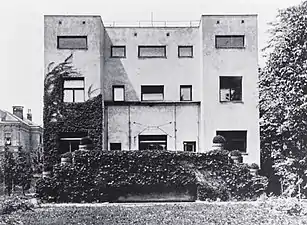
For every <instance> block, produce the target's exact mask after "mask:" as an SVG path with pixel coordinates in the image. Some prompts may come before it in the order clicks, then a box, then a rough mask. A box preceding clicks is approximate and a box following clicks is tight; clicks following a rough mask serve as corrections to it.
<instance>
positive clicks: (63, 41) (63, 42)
mask: <svg viewBox="0 0 307 225" xmlns="http://www.w3.org/2000/svg"><path fill="white" fill-rule="evenodd" d="M57 41H58V43H57V45H58V49H87V36H58V40H57Z"/></svg>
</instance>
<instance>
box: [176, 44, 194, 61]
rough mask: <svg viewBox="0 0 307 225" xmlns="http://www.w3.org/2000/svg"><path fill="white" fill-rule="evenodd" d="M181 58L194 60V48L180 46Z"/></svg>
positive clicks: (179, 53) (179, 55) (179, 54)
mask: <svg viewBox="0 0 307 225" xmlns="http://www.w3.org/2000/svg"><path fill="white" fill-rule="evenodd" d="M178 57H179V58H193V46H178Z"/></svg>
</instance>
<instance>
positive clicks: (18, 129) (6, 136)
mask: <svg viewBox="0 0 307 225" xmlns="http://www.w3.org/2000/svg"><path fill="white" fill-rule="evenodd" d="M42 140H43V128H42V127H41V126H39V125H37V124H35V123H34V122H32V113H31V110H29V111H28V113H27V116H26V117H24V115H23V106H13V113H10V112H7V111H5V110H0V152H2V151H4V147H5V146H8V147H9V148H10V149H11V150H15V151H17V150H18V148H19V147H22V149H23V150H25V151H28V152H32V151H37V150H38V149H41V148H42Z"/></svg>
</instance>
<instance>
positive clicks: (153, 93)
mask: <svg viewBox="0 0 307 225" xmlns="http://www.w3.org/2000/svg"><path fill="white" fill-rule="evenodd" d="M141 98H142V101H162V100H163V99H164V86H163V85H143V86H141Z"/></svg>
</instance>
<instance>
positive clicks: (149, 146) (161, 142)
mask: <svg viewBox="0 0 307 225" xmlns="http://www.w3.org/2000/svg"><path fill="white" fill-rule="evenodd" d="M139 150H167V135H139Z"/></svg>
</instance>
